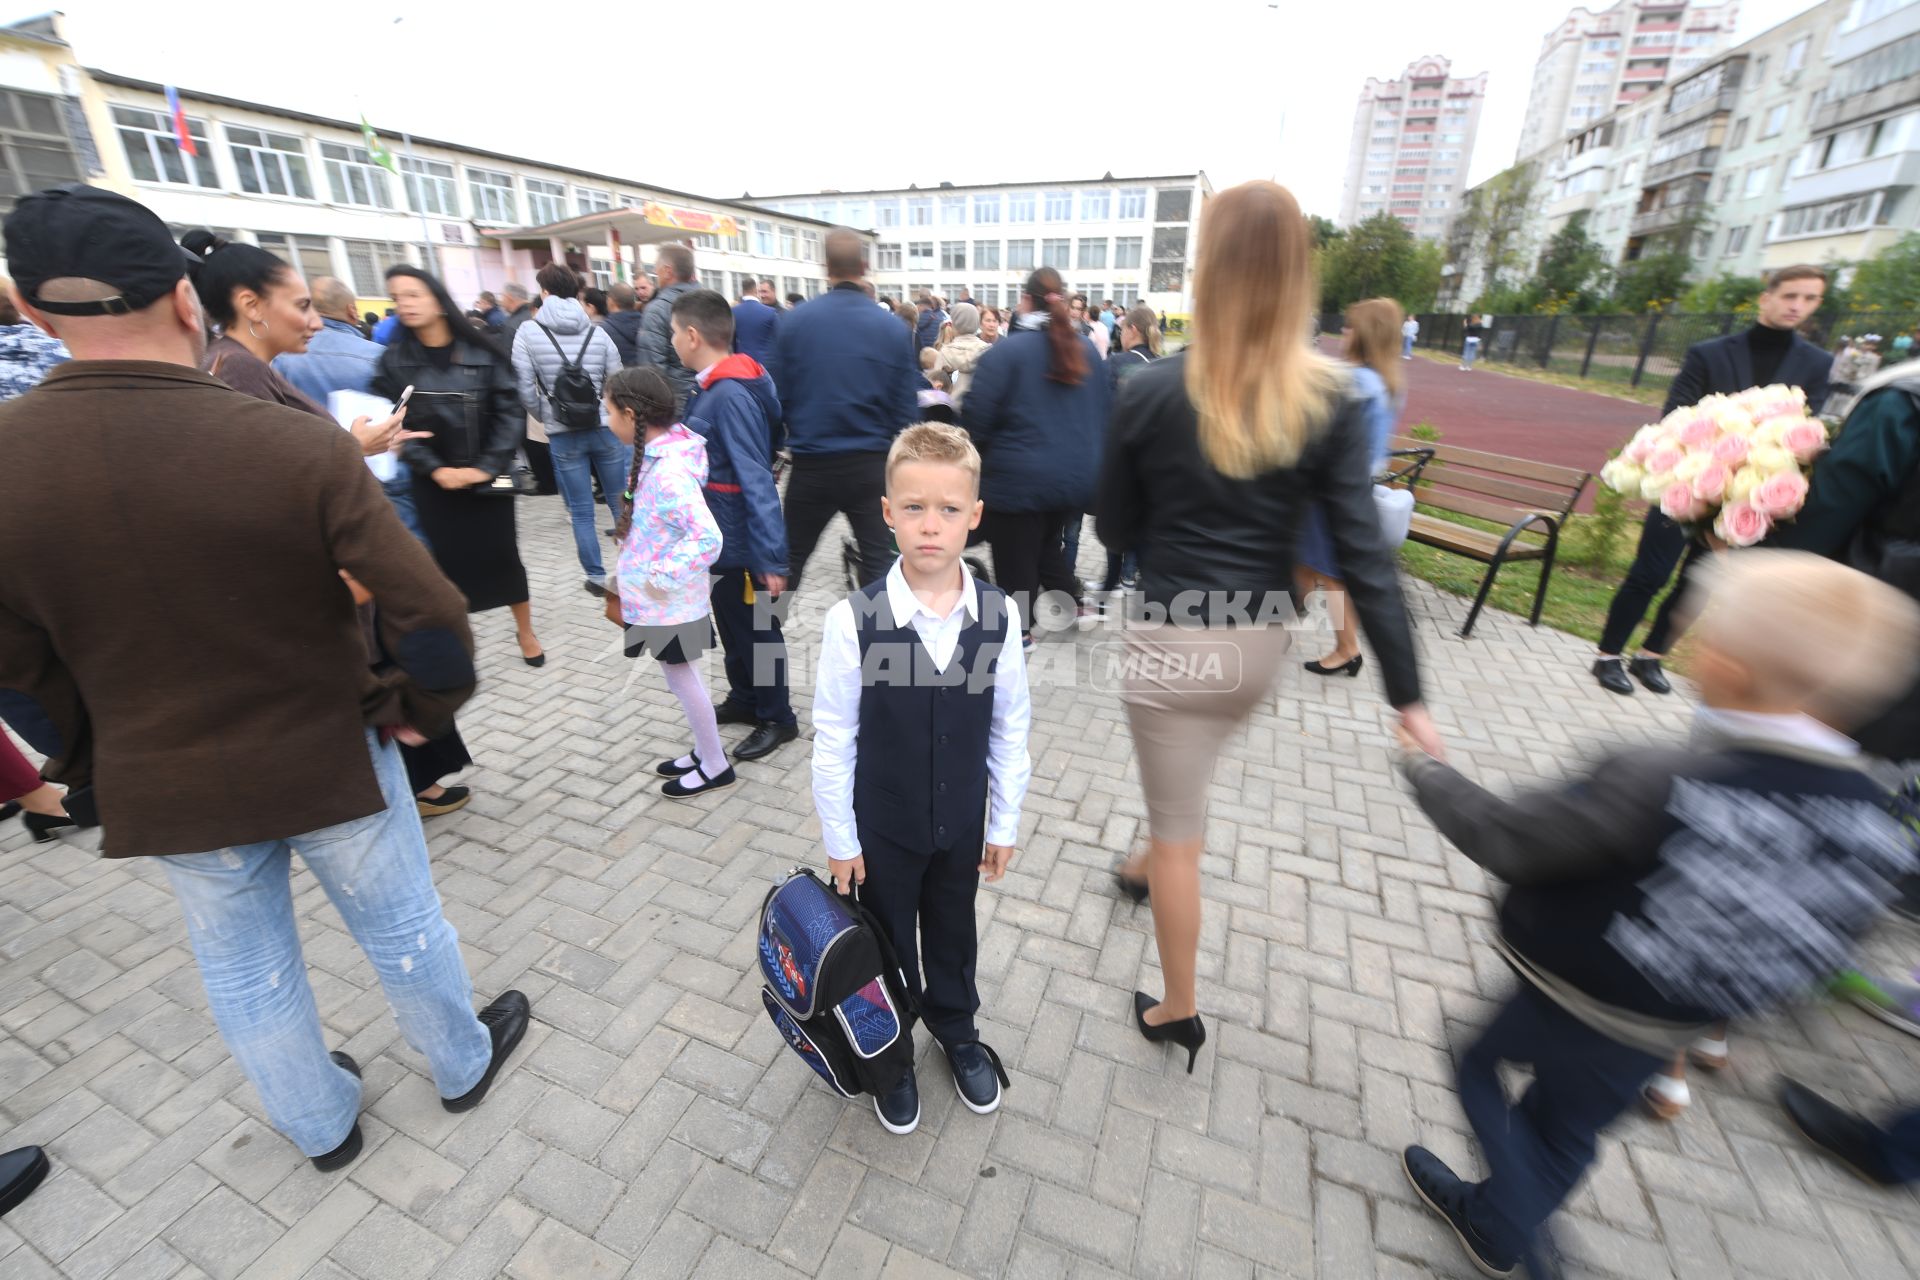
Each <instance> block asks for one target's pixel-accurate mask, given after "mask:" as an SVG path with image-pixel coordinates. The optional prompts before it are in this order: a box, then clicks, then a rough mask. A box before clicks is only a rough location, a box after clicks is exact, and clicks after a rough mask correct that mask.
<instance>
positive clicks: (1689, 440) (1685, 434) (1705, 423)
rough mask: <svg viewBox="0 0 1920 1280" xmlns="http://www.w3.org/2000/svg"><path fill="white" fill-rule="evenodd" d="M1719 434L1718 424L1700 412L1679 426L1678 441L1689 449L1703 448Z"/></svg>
mask: <svg viewBox="0 0 1920 1280" xmlns="http://www.w3.org/2000/svg"><path fill="white" fill-rule="evenodd" d="M1719 434H1720V425H1719V424H1718V423H1716V422H1715V421H1714V420H1713V419H1712V418H1710V417H1708V416H1707V415H1706V414H1704V413H1703V414H1701V415H1700V416H1699V417H1697V418H1694V419H1693V420H1692V421H1690V422H1688V423H1687V425H1686V426H1684V427H1682V428H1680V443H1681V444H1683V445H1685V446H1686V447H1687V448H1689V449H1704V448H1706V447H1707V446H1708V445H1710V444H1712V443H1713V442H1714V439H1715V437H1717V436H1718V435H1719Z"/></svg>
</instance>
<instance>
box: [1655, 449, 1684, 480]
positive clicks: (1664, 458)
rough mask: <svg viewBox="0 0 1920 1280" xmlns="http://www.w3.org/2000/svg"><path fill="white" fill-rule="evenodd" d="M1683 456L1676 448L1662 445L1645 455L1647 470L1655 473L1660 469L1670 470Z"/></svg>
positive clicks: (1660, 470) (1677, 464)
mask: <svg viewBox="0 0 1920 1280" xmlns="http://www.w3.org/2000/svg"><path fill="white" fill-rule="evenodd" d="M1685 456H1686V455H1685V454H1683V453H1681V452H1680V450H1678V449H1675V448H1671V447H1669V446H1667V445H1662V446H1660V447H1659V448H1657V449H1655V450H1654V451H1653V452H1652V453H1650V454H1648V455H1647V470H1648V471H1650V472H1652V473H1654V474H1656V475H1658V474H1659V473H1660V472H1662V471H1671V470H1673V469H1674V468H1675V467H1677V466H1679V465H1680V459H1681V458H1683V457H1685Z"/></svg>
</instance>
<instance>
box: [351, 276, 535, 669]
mask: <svg viewBox="0 0 1920 1280" xmlns="http://www.w3.org/2000/svg"><path fill="white" fill-rule="evenodd" d="M387 293H388V295H389V296H390V297H392V299H393V309H394V314H395V315H396V316H398V317H399V320H400V326H401V327H400V332H399V333H397V334H395V335H394V340H393V342H392V344H391V345H389V346H388V347H387V349H386V351H385V352H384V353H382V355H381V357H380V371H379V373H377V374H376V375H375V376H374V381H373V389H374V392H375V393H376V394H378V395H383V396H386V397H387V398H388V399H390V400H398V399H399V398H400V393H401V392H402V391H404V390H406V388H408V387H412V388H413V399H412V400H411V401H409V402H408V404H407V426H408V428H409V429H410V430H413V431H427V432H431V433H432V438H431V439H426V440H413V441H410V442H409V443H408V444H407V446H406V448H405V449H404V450H402V452H401V454H400V456H401V459H402V460H403V461H405V462H406V464H407V465H408V466H409V467H410V468H412V470H413V500H414V505H415V508H416V509H417V510H418V511H419V513H420V524H421V527H422V528H423V529H425V531H426V535H427V542H428V543H429V545H431V546H432V548H433V558H434V559H435V560H436V561H438V562H439V565H440V571H441V572H442V573H444V574H446V575H447V577H449V578H451V579H452V580H453V584H454V585H455V586H457V587H459V588H460V590H461V591H463V592H465V593H466V597H467V610H468V611H469V612H471V613H483V612H485V611H486V610H488V609H498V608H500V607H501V606H502V605H505V606H506V607H507V608H508V609H510V610H512V611H513V623H514V628H515V630H516V631H517V632H518V633H519V640H520V656H521V657H522V658H525V659H526V662H527V665H528V666H530V667H537V666H541V665H542V664H544V663H545V662H546V660H547V655H546V653H545V651H544V650H542V649H541V647H540V640H539V638H538V637H537V636H535V635H534V634H533V607H532V605H530V604H529V603H528V599H527V571H526V569H525V568H524V567H523V566H522V565H521V563H520V547H519V544H518V542H517V541H516V538H515V535H514V525H513V507H514V501H513V494H512V492H511V491H508V492H496V491H494V490H493V489H492V488H491V485H492V483H493V479H494V477H495V476H497V475H499V474H500V473H501V472H503V471H505V470H506V469H507V468H508V466H509V465H510V464H511V463H512V462H513V454H514V450H516V449H518V448H519V447H520V441H521V438H522V436H523V435H524V434H525V432H526V425H527V412H526V410H525V409H524V408H523V407H522V406H521V404H520V393H519V391H518V390H517V389H516V386H515V383H514V376H513V362H512V361H511V360H510V359H509V358H508V357H507V354H506V352H505V351H503V350H501V348H500V345H499V344H498V343H497V342H496V341H495V340H494V339H493V338H492V337H491V336H490V335H489V334H487V333H486V332H485V331H484V330H482V329H480V328H478V327H476V326H475V325H474V324H473V322H472V321H470V320H468V319H467V317H466V316H465V315H464V314H462V312H461V311H460V308H459V307H457V306H455V305H454V301H453V299H452V297H451V296H449V295H448V293H447V287H446V286H445V285H443V284H441V283H440V282H439V281H438V280H436V279H435V278H434V277H432V276H430V275H428V274H427V273H426V272H424V271H422V270H420V268H418V267H405V266H402V267H393V268H391V269H389V270H388V272H387Z"/></svg>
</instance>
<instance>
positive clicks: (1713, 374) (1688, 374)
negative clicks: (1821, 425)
mask: <svg viewBox="0 0 1920 1280" xmlns="http://www.w3.org/2000/svg"><path fill="white" fill-rule="evenodd" d="M1832 372H1833V357H1832V356H1830V355H1828V354H1827V353H1826V352H1824V351H1822V350H1821V349H1820V348H1819V347H1816V346H1814V345H1813V344H1812V343H1811V342H1808V341H1807V340H1806V339H1805V338H1803V337H1801V336H1800V335H1799V334H1795V335H1794V337H1793V346H1792V347H1790V348H1788V350H1787V355H1786V358H1785V359H1784V360H1782V361H1781V362H1780V368H1779V370H1778V371H1777V372H1776V373H1775V374H1774V375H1773V380H1774V381H1775V382H1784V383H1786V384H1787V385H1788V386H1790V387H1799V388H1800V389H1801V390H1802V391H1804V392H1806V393H1807V408H1808V410H1809V411H1810V412H1813V413H1819V412H1820V406H1821V405H1823V404H1825V403H1826V402H1827V377H1828V375H1829V374H1831V373H1832ZM1755 385H1757V384H1756V381H1755V379H1754V376H1753V348H1752V347H1749V346H1748V345H1747V333H1746V330H1744V329H1742V330H1741V331H1740V332H1739V333H1730V334H1728V335H1727V336H1726V337H1724V338H1709V339H1708V340H1707V341H1705V342H1696V343H1694V344H1693V345H1692V346H1690V347H1688V348H1687V356H1686V359H1684V360H1682V361H1681V362H1680V372H1679V373H1677V374H1675V375H1674V376H1673V385H1672V386H1670V387H1668V388H1667V403H1666V406H1665V407H1664V408H1662V409H1661V410H1660V412H1661V414H1662V415H1663V416H1664V415H1666V414H1669V413H1672V412H1673V411H1674V410H1675V409H1678V408H1680V407H1682V406H1683V405H1690V404H1698V403H1699V402H1700V400H1701V399H1702V398H1703V397H1706V396H1710V395H1714V394H1719V395H1723V396H1730V395H1734V394H1736V393H1737V392H1741V391H1745V390H1746V389H1747V388H1748V387H1751V386H1755Z"/></svg>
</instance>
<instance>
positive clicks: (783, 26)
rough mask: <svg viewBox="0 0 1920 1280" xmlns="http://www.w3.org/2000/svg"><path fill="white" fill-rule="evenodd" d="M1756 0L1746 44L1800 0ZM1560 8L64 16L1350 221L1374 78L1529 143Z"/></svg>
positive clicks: (432, 93)
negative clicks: (1542, 46) (1360, 104)
mask: <svg viewBox="0 0 1920 1280" xmlns="http://www.w3.org/2000/svg"><path fill="white" fill-rule="evenodd" d="M1600 3H1601V0H1593V7H1599V5H1600ZM5 7H6V9H7V11H10V12H12V13H13V15H14V17H15V18H16V19H17V18H20V17H25V16H29V15H30V14H32V13H34V12H38V11H39V10H36V9H32V8H26V7H16V6H11V5H8V6H5ZM1740 7H1741V21H1740V32H1739V36H1740V38H1741V39H1745V38H1747V37H1749V36H1751V35H1755V34H1758V33H1759V32H1761V31H1763V30H1765V29H1766V28H1767V27H1769V26H1771V25H1773V24H1774V23H1777V22H1779V21H1781V20H1783V19H1785V18H1787V17H1789V16H1791V15H1792V14H1794V13H1797V12H1799V11H1800V10H1802V9H1805V8H1807V7H1808V0H1741V2H1740ZM1567 8H1568V5H1567V4H1566V3H1564V2H1563V0H1498V2H1497V3H1494V4H1483V5H1460V4H1455V3H1447V2H1446V0H1362V2H1359V3H1353V2H1349V3H1339V4H1324V3H1312V2H1310V0H1279V3H1277V4H1269V3H1267V0H1152V2H1151V3H1149V2H1146V0H1098V2H1097V3H1088V2H1086V0H1081V2H1079V3H1072V4H1066V3H1059V2H1058V0H971V2H969V0H938V2H937V3H930V2H928V0H834V2H833V3H831V4H828V3H818V2H812V3H809V2H808V0H737V2H735V3H731V4H678V5H646V4H620V5H613V4H608V3H605V0H599V2H597V3H580V2H578V0H575V2H574V3H567V4H553V5H541V4H529V3H526V0H516V2H514V3H495V0H465V2H463V3H459V4H446V3H441V4H438V5H426V4H421V3H417V2H415V0H390V2H382V0H374V2H372V3H368V2H367V0H319V2H318V3H307V4H248V5H239V6H225V7H221V6H214V7H207V6H204V5H203V6H198V7H192V6H190V7H188V8H185V9H182V8H180V7H178V6H170V5H156V4H153V3H152V0H68V8H67V31H68V34H69V37H70V38H71V39H72V41H73V44H74V46H75V49H76V51H77V52H78V54H79V56H80V58H81V59H82V60H83V61H85V62H87V63H88V64H89V65H92V66H95V67H99V68H102V69H104V70H108V71H114V72H118V73H120V74H123V75H129V76H136V77H139V78H142V79H147V80H154V81H159V82H162V83H171V84H175V85H178V86H180V87H182V88H190V89H199V90H203V91H206V92H210V93H218V94H222V95H225V96H227V97H233V98H240V99H245V100H248V101H255V102H262V103H271V104H273V105H276V106H283V107H292V108H297V109H302V110H306V111H309V112H313V113H315V114H320V115H329V116H336V117H339V118H342V119H357V118H358V117H359V115H360V114H361V112H363V111H364V112H365V113H366V115H367V116H368V117H369V118H370V119H371V120H372V121H373V122H374V124H375V126H376V127H378V128H381V129H383V130H387V131H395V130H398V129H399V128H400V127H402V126H404V127H406V128H409V129H411V130H412V131H414V132H415V133H418V134H420V135H423V136H427V137H434V138H442V139H445V140H447V141H450V142H464V143H468V144H471V145H476V146H483V147H486V148H488V149H490V150H495V151H503V152H507V153H510V154H515V155H524V156H527V157H530V158H535V159H542V160H548V161H552V162H555V163H559V164H566V165H572V166H577V167H580V168H586V169H592V170H596V171H599V172H604V173H610V174H614V175H616V176H622V177H631V178H635V179H638V180H641V181H644V182H653V183H658V184H660V185H663V186H667V187H673V188H676V189H679V190H682V191H691V192H697V193H701V194H708V195H715V196H739V195H740V194H741V193H742V192H745V191H752V192H753V193H754V194H755V195H766V194H784V193H787V192H793V191H815V190H819V189H822V188H827V187H835V188H840V189H843V190H854V189H859V188H869V187H890V186H904V185H906V184H907V183H910V182H915V183H919V184H920V185H921V186H933V185H936V184H938V183H940V182H942V181H948V182H953V183H956V184H964V183H976V182H1028V181H1042V180H1045V179H1049V178H1054V179H1069V178H1097V177H1099V176H1100V175H1101V174H1103V173H1107V172H1112V173H1113V174H1115V175H1116V176H1120V177H1128V176H1145V175H1160V174H1173V173H1190V172H1192V171H1193V170H1194V169H1196V168H1200V169H1204V170H1206V172H1207V174H1208V175H1209V176H1210V177H1211V178H1212V179H1213V182H1214V184H1215V186H1216V187H1226V186H1230V185H1232V184H1233V183H1236V182H1242V181H1245V180H1247V179H1249V178H1269V177H1270V178H1275V179H1277V180H1278V181H1280V182H1282V183H1285V184H1286V185H1288V186H1289V187H1291V188H1293V191H1294V193H1295V194H1296V195H1297V196H1298V197H1299V198H1300V202H1301V204H1302V205H1303V206H1304V207H1305V208H1306V209H1307V210H1308V211H1309V212H1314V213H1322V214H1325V215H1327V216H1329V217H1332V216H1335V215H1336V214H1337V213H1338V211H1339V203H1340V184H1341V181H1342V177H1343V175H1344V171H1345V162H1346V155H1345V152H1346V145H1347V134H1348V130H1349V129H1350V128H1351V126H1352V123H1353V111H1354V105H1355V102H1356V100H1357V98H1358V94H1359V90H1360V86H1361V84H1362V83H1363V82H1364V81H1365V80H1366V78H1367V77H1368V76H1377V77H1380V78H1382V79H1389V78H1392V77H1393V76H1396V75H1398V74H1399V73H1400V71H1401V70H1402V69H1403V68H1404V67H1405V66H1406V64H1407V63H1408V62H1410V61H1412V60H1414V59H1415V58H1418V57H1421V56H1423V55H1426V54H1442V55H1444V56H1446V57H1448V58H1451V59H1452V61H1453V70H1454V74H1455V75H1473V74H1476V73H1478V72H1481V71H1486V72H1489V73H1491V74H1490V78H1489V82H1488V92H1487V106H1486V111H1485V113H1484V115H1483V117H1482V121H1481V127H1480V136H1479V139H1478V140H1477V143H1476V146H1475V148H1474V154H1473V165H1472V169H1471V173H1470V178H1471V180H1472V181H1474V182H1478V181H1480V180H1482V179H1484V178H1486V177H1488V176H1490V175H1492V174H1494V173H1496V172H1498V171H1499V170H1500V169H1501V168H1503V167H1504V166H1506V165H1507V164H1508V163H1510V162H1511V161H1512V159H1513V149H1514V146H1515V144H1516V142H1517V141H1518V138H1519V133H1520V120H1521V116H1522V114H1523V113H1524V111H1525V108H1526V95H1527V87H1528V84H1529V82H1530V80H1531V76H1532V70H1533V60H1534V57H1535V56H1536V54H1537V53H1538V50H1539V42H1540V37H1541V35H1542V33H1543V32H1545V31H1546V30H1547V29H1548V28H1549V27H1551V26H1552V25H1553V24H1554V23H1556V22H1557V21H1558V20H1559V19H1560V18H1561V17H1562V16H1563V15H1564V14H1565V13H1566V11H1567ZM603 13H604V16H594V17H591V18H589V17H588V16H587V15H599V14H603ZM717 15H725V16H724V17H721V16H717ZM396 17H401V18H404V21H402V22H400V23H399V24H397V25H396V24H395V22H394V19H395V18H396ZM542 19H545V22H544V24H543V22H542Z"/></svg>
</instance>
